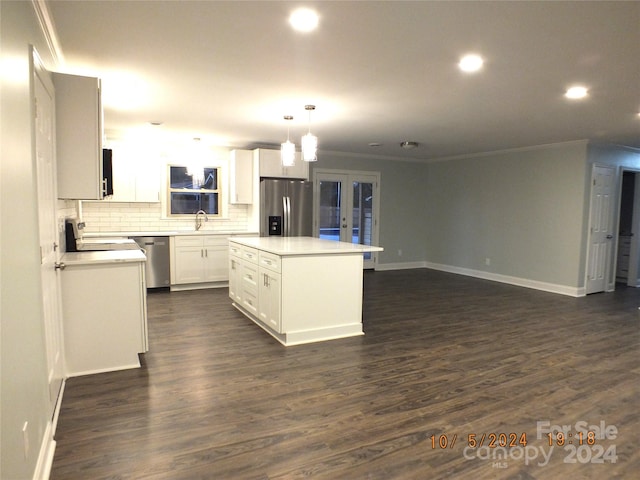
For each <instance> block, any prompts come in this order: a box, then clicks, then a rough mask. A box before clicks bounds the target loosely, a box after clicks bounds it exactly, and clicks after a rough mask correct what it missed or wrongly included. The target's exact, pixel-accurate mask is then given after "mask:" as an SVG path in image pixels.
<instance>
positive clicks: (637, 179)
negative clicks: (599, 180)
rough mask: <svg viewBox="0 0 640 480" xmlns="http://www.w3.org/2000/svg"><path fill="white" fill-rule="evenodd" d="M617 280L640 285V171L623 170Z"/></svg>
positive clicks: (636, 285) (635, 285)
mask: <svg viewBox="0 0 640 480" xmlns="http://www.w3.org/2000/svg"><path fill="white" fill-rule="evenodd" d="M618 225H619V227H618V252H617V256H616V282H618V283H622V284H625V285H628V286H630V287H639V286H640V279H639V278H638V277H640V268H639V267H640V266H639V264H638V263H639V261H640V238H639V237H640V235H638V234H639V233H640V171H639V170H628V169H623V170H622V178H621V187H620V214H619V222H618Z"/></svg>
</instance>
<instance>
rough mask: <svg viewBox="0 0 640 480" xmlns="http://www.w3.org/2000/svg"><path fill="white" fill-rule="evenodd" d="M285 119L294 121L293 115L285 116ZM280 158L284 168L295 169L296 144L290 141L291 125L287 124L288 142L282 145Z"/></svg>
mask: <svg viewBox="0 0 640 480" xmlns="http://www.w3.org/2000/svg"><path fill="white" fill-rule="evenodd" d="M284 119H285V120H287V121H289V120H293V117H292V116H291V115H285V116H284ZM280 158H281V160H282V166H283V167H293V166H294V165H295V163H296V144H295V143H292V142H291V141H289V124H288V123H287V141H286V142H284V143H281V144H280Z"/></svg>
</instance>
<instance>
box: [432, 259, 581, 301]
mask: <svg viewBox="0 0 640 480" xmlns="http://www.w3.org/2000/svg"><path fill="white" fill-rule="evenodd" d="M427 268H431V269H433V270H440V271H443V272H449V273H457V274H459V275H466V276H468V277H475V278H482V279H484V280H491V281H493V282H500V283H508V284H509V285H516V286H518V287H526V288H533V289H535V290H542V291H543V292H551V293H558V294H560V295H567V296H570V297H584V296H585V295H586V290H585V288H583V287H570V286H568V285H558V284H555V283H548V282H539V281H537V280H531V279H528V278H520V277H512V276H509V275H501V274H499V273H491V272H483V271H482V270H472V269H470V268H462V267H454V266H451V265H442V264H439V263H431V262H427Z"/></svg>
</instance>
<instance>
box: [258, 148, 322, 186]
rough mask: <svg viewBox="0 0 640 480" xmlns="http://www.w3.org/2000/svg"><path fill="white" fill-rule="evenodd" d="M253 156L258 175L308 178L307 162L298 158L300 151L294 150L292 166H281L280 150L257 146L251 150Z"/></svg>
mask: <svg viewBox="0 0 640 480" xmlns="http://www.w3.org/2000/svg"><path fill="white" fill-rule="evenodd" d="M253 158H254V161H255V163H257V164H258V165H259V171H260V177H272V178H300V179H304V180H308V179H309V163H308V162H304V161H303V160H302V159H301V158H300V152H296V161H295V165H294V166H292V167H283V166H282V160H281V158H280V150H269V149H264V148H257V149H255V150H253Z"/></svg>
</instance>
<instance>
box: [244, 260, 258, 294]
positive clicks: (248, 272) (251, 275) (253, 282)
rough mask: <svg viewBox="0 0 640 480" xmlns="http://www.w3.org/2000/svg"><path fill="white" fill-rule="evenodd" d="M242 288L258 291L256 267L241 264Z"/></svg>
mask: <svg viewBox="0 0 640 480" xmlns="http://www.w3.org/2000/svg"><path fill="white" fill-rule="evenodd" d="M242 289H243V290H250V291H254V292H255V293H257V292H258V267H257V266H255V265H250V264H247V263H245V264H244V265H243V266H242Z"/></svg>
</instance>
